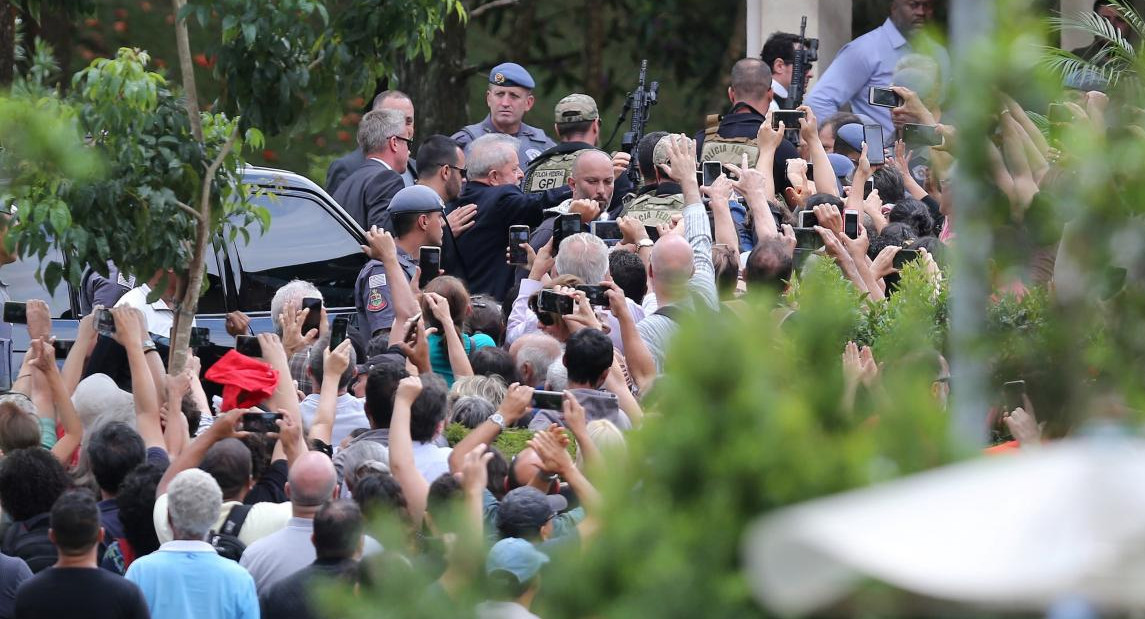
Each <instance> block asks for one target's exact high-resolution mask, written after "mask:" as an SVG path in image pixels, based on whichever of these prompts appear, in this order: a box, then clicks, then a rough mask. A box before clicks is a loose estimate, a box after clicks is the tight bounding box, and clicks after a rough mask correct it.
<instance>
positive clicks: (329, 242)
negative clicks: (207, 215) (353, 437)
mask: <svg viewBox="0 0 1145 619" xmlns="http://www.w3.org/2000/svg"><path fill="white" fill-rule="evenodd" d="M243 180H244V182H246V183H248V184H250V185H252V186H253V187H257V188H258V189H259V190H261V192H260V193H258V194H256V195H255V196H254V197H253V201H254V203H255V204H257V205H258V206H262V207H264V208H266V209H267V210H268V211H269V212H270V226H269V227H268V228H267V229H266V230H265V231H264V232H263V233H262V234H259V233H258V231H257V230H252V231H251V234H250V241H249V242H248V243H245V244H244V242H243V239H242V236H241V235H240V236H239V237H238V239H237V240H236V241H235V242H234V243H229V242H228V243H215V244H214V246H213V248H212V250H213V251H212V252H211V254H210V255H208V256H207V283H208V288H207V291H206V292H205V293H204V294H203V296H202V297H200V298H199V310H198V313H197V314H196V315H195V321H196V325H197V326H199V327H207V328H208V329H210V330H211V343H212V344H213V345H216V346H223V347H232V346H233V345H234V338H233V337H231V336H230V335H228V334H227V331H226V327H225V322H226V314H227V312H232V311H235V310H240V311H242V312H244V313H246V314H247V315H248V316H250V318H251V329H252V330H253V331H254V332H255V333H261V332H267V331H273V329H274V327H273V323H272V322H271V319H270V300H271V298H272V297H273V296H274V293H275V291H276V290H278V288H279V287H281V286H282V285H283V284H286V283H287V282H289V281H291V280H293V279H302V280H306V281H309V282H311V283H313V284H314V285H315V286H317V287H318V289H319V290H321V291H322V296H323V297H324V298H325V305H326V308H327V313H328V314H329V315H330V316H334V315H338V314H347V315H348V316H349V317H350V320H351V325H352V326H353V325H354V324H355V323H356V322H357V318H356V314H355V312H354V282H355V280H356V279H357V277H358V272H359V271H360V270H361V269H362V266H363V265H364V264H365V263H366V261H367V260H368V258H367V257H366V255H365V254H364V253H362V249H361V245H363V244H365V233H364V232H363V231H362V228H361V226H359V225H358V223H357V222H355V221H354V220H353V218H351V217H350V216H349V215H347V214H346V212H345V211H343V210H342V207H340V206H338V203H337V202H335V201H334V199H333V198H331V197H330V196H329V195H327V193H326V192H325V191H323V190H322V188H320V187H319V186H318V185H316V184H314V183H313V182H312V181H310V180H309V179H307V178H305V177H302V176H299V175H298V174H294V173H292V172H286V171H284V170H275V169H271V168H260V167H253V166H251V167H247V168H246V170H245V171H244V172H243ZM58 255H59V254H58V253H56V254H55V255H54V256H52V257H53V258H56V259H58ZM35 270H36V264H35V263H34V262H30V261H17V262H15V263H13V264H10V265H7V266H5V267H3V268H2V269H0V279H3V280H4V281H5V282H6V283H7V284H8V293H9V295H10V296H11V298H12V300H13V301H25V300H27V299H43V300H45V301H47V303H48V306H49V307H50V308H51V312H52V318H53V321H52V323H53V324H52V333H53V334H54V335H55V336H56V337H57V338H59V339H64V340H70V339H74V338H75V334H76V330H77V328H78V325H79V322H78V320H77V318H76V317H77V316H78V315H79V302H78V296H77V292H78V291H77V290H76V288H75V287H73V286H71V285H70V284H67V283H66V282H65V283H62V284H60V286H59V287H57V288H56V291H55V293H54V294H49V293H48V291H47V290H46V289H45V288H44V287H43V286H41V285H40V284H39V282H37V281H36V278H35ZM12 340H13V341H12V352H11V359H10V360H8V361H10V363H11V366H10V367H11V371H14V370H16V369H19V367H20V366H19V364H20V362H21V360H22V358H23V355H24V352H25V351H26V350H27V348H28V333H27V330H26V329H24V328H23V327H22V326H19V325H17V326H15V327H14V328H13V329H12ZM3 361H5V360H0V366H2V365H3ZM10 378H11V376H10V371H9V372H4V371H3V368H2V367H0V387H4V388H6V387H7V386H8V384H9V383H8V381H9V380H10Z"/></svg>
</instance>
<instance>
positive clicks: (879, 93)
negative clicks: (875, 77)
mask: <svg viewBox="0 0 1145 619" xmlns="http://www.w3.org/2000/svg"><path fill="white" fill-rule="evenodd" d="M867 103H870V104H871V105H877V106H879V107H898V106H900V105H902V104H903V99H902V97H900V96H898V95H897V94H895V91H893V90H891V89H890V88H887V87H885V86H871V91H870V93H869V94H868V95H867Z"/></svg>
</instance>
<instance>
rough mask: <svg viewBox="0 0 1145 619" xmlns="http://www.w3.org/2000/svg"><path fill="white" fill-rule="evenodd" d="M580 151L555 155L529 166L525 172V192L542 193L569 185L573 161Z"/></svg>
mask: <svg viewBox="0 0 1145 619" xmlns="http://www.w3.org/2000/svg"><path fill="white" fill-rule="evenodd" d="M579 152H580V151H575V152H571V153H564V154H560V155H553V156H551V157H549V158H547V159H545V160H544V161H538V162H536V163H534V164H533V165H531V166H529V171H528V172H526V173H525V185H524V187H525V193H540V192H542V191H548V190H550V189H557V188H559V187H564V186H565V185H568V182H569V177H570V176H572V168H573V162H574V161H576V156H577V155H578V154H579Z"/></svg>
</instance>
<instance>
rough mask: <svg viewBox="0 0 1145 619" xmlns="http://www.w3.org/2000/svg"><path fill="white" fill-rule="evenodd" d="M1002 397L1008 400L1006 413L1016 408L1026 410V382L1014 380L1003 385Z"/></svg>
mask: <svg viewBox="0 0 1145 619" xmlns="http://www.w3.org/2000/svg"><path fill="white" fill-rule="evenodd" d="M1002 395H1003V396H1005V399H1006V402H1005V403H1006V412H1010V411H1012V410H1014V409H1015V408H1025V407H1026V401H1025V395H1026V381H1024V380H1012V381H1010V382H1008V383H1004V384H1003V385H1002Z"/></svg>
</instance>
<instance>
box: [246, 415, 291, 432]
mask: <svg viewBox="0 0 1145 619" xmlns="http://www.w3.org/2000/svg"><path fill="white" fill-rule="evenodd" d="M279 419H282V413H264V412H255V413H243V420H242V424H243V430H244V431H246V432H254V433H256V434H266V433H267V432H278V424H276V423H274V422H275V421H278V420H279Z"/></svg>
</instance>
